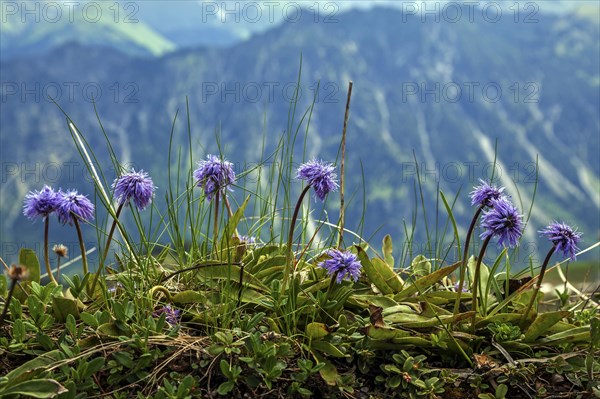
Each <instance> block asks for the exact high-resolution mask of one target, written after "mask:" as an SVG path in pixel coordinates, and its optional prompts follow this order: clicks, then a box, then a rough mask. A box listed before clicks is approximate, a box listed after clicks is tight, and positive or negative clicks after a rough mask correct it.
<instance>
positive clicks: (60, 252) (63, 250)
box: [52, 244, 69, 258]
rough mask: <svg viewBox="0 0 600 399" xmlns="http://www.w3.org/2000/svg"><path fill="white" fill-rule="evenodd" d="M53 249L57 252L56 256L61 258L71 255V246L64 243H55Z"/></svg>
mask: <svg viewBox="0 0 600 399" xmlns="http://www.w3.org/2000/svg"><path fill="white" fill-rule="evenodd" d="M52 251H54V253H55V254H56V256H58V257H60V258H68V257H69V248H67V247H66V246H65V245H63V244H54V246H52Z"/></svg>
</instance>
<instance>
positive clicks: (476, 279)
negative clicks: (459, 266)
mask: <svg viewBox="0 0 600 399" xmlns="http://www.w3.org/2000/svg"><path fill="white" fill-rule="evenodd" d="M491 239H492V236H491V235H490V236H488V237H487V238H486V239H485V241H483V245H482V246H481V251H479V256H478V257H477V264H476V265H475V275H474V276H473V305H472V310H473V316H472V318H471V331H475V318H476V317H477V291H478V287H479V270H480V269H481V262H482V260H483V257H484V255H485V250H486V249H487V246H488V244H489V243H490V240H491Z"/></svg>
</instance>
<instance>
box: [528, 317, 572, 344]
mask: <svg viewBox="0 0 600 399" xmlns="http://www.w3.org/2000/svg"><path fill="white" fill-rule="evenodd" d="M570 314H571V312H569V311H568V310H563V311H558V312H548V313H541V314H539V315H538V316H537V317H536V319H535V320H534V321H533V323H532V324H531V325H530V326H529V328H528V329H527V331H526V332H525V337H524V338H523V342H533V341H535V339H536V338H537V337H539V336H540V335H542V334H544V333H545V332H546V331H547V330H548V329H549V328H550V327H552V326H553V325H555V324H556V323H558V322H559V321H560V320H562V319H564V318H565V317H567V316H568V315H570Z"/></svg>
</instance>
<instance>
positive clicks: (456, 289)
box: [454, 281, 469, 292]
mask: <svg viewBox="0 0 600 399" xmlns="http://www.w3.org/2000/svg"><path fill="white" fill-rule="evenodd" d="M465 285H466V284H465ZM459 286H460V281H459V282H457V283H456V284H454V291H456V292H458V288H459ZM462 292H469V289H468V288H467V287H465V286H463V287H462Z"/></svg>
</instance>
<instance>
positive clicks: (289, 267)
mask: <svg viewBox="0 0 600 399" xmlns="http://www.w3.org/2000/svg"><path fill="white" fill-rule="evenodd" d="M310 187H311V185H310V184H308V185H307V186H306V187H304V190H302V193H301V194H300V197H299V198H298V202H296V208H295V209H294V214H293V216H292V219H291V220H290V231H289V232H288V242H287V248H286V250H287V257H286V262H285V271H284V273H283V283H282V287H281V291H282V292H284V291H285V288H286V286H287V282H288V279H289V278H290V274H291V273H292V272H294V270H295V269H296V265H295V261H294V251H293V249H292V245H293V243H294V228H295V227H296V218H298V213H299V212H300V206H301V205H302V200H303V199H304V196H305V195H306V193H307V192H308V190H310Z"/></svg>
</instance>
